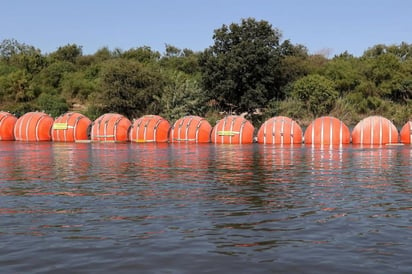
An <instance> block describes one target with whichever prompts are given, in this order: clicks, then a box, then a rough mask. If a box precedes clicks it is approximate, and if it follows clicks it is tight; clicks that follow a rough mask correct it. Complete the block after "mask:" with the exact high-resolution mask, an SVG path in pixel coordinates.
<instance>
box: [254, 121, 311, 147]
mask: <svg viewBox="0 0 412 274" xmlns="http://www.w3.org/2000/svg"><path fill="white" fill-rule="evenodd" d="M302 135H303V134H302V129H301V127H300V126H299V125H298V123H296V122H295V121H293V120H292V119H291V118H289V117H285V116H277V117H272V118H270V119H269V120H267V121H265V122H264V123H263V124H262V126H261V127H260V128H259V131H258V134H257V141H258V143H260V144H280V145H290V144H300V143H302Z"/></svg>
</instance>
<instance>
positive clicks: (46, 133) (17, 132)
mask: <svg viewBox="0 0 412 274" xmlns="http://www.w3.org/2000/svg"><path fill="white" fill-rule="evenodd" d="M52 125H53V118H52V117H50V116H49V115H48V114H46V113H44V112H28V113H26V114H24V115H23V116H21V117H20V118H19V119H17V121H16V124H15V125H14V137H15V138H16V140H17V141H51V128H52Z"/></svg>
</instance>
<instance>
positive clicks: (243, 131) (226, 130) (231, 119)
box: [211, 115, 255, 144]
mask: <svg viewBox="0 0 412 274" xmlns="http://www.w3.org/2000/svg"><path fill="white" fill-rule="evenodd" d="M254 130H255V128H254V127H253V125H252V123H251V122H249V121H248V120H246V119H245V118H243V117H241V116H236V115H230V116H226V117H225V118H223V119H222V120H220V121H218V122H217V123H216V125H215V126H214V127H213V129H212V133H211V141H212V143H215V144H250V143H253V132H254Z"/></svg>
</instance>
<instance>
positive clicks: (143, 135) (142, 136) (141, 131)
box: [129, 115, 170, 143]
mask: <svg viewBox="0 0 412 274" xmlns="http://www.w3.org/2000/svg"><path fill="white" fill-rule="evenodd" d="M169 130H170V123H169V121H167V120H166V119H164V118H162V117H161V116H159V115H144V116H142V117H140V118H139V119H137V120H135V121H133V125H132V127H131V129H130V133H129V135H130V137H129V138H130V141H132V142H136V143H153V142H155V143H164V142H167V141H169Z"/></svg>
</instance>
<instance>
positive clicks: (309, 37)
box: [0, 0, 412, 57]
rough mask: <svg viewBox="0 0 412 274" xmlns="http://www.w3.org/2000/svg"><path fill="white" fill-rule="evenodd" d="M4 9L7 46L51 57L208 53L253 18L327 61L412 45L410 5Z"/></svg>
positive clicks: (117, 4) (342, 0)
mask: <svg viewBox="0 0 412 274" xmlns="http://www.w3.org/2000/svg"><path fill="white" fill-rule="evenodd" d="M0 7H1V13H0V14H1V16H0V42H1V41H3V40H4V39H15V40H17V41H18V42H20V43H25V44H28V45H32V46H34V47H36V48H38V49H40V50H41V52H42V53H44V54H47V53H51V52H54V51H56V50H57V49H58V48H59V47H61V46H65V45H68V44H76V45H78V46H81V47H82V49H83V54H94V53H95V52H96V51H97V50H99V49H101V48H103V47H108V48H109V49H110V50H114V49H121V50H123V51H126V50H129V49H132V48H137V47H142V46H148V47H150V48H151V49H152V50H156V51H159V52H160V53H164V52H165V45H166V44H169V45H173V46H175V47H177V48H180V49H185V48H187V49H191V50H193V51H203V50H204V49H206V48H208V47H210V46H211V45H213V43H214V40H213V31H214V30H215V29H219V28H221V27H222V26H223V25H230V24H232V23H235V24H240V23H241V20H242V19H243V18H249V17H252V18H255V19H256V20H258V21H260V20H265V21H268V22H269V23H270V24H271V25H272V27H273V28H276V29H278V30H279V31H280V32H281V33H282V41H284V40H290V41H291V42H292V43H293V44H301V45H304V46H305V47H306V48H307V49H308V51H309V53H310V54H319V53H320V54H324V55H325V56H327V57H333V56H334V55H337V54H340V53H343V52H345V51H347V52H348V53H350V54H353V55H355V56H361V55H362V54H363V52H364V51H365V50H367V49H368V48H370V47H373V46H375V45H378V44H385V45H394V44H395V45H398V44H400V43H401V42H406V43H408V44H412V16H411V14H412V1H410V0H385V1H384V0H336V1H334V0H329V1H328V0H282V1H278V0H253V1H252V0H249V1H245V0H192V1H189V0H164V1H161V0H147V1H142V0H35V1H34V0H13V1H2V3H1V6H0Z"/></svg>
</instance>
